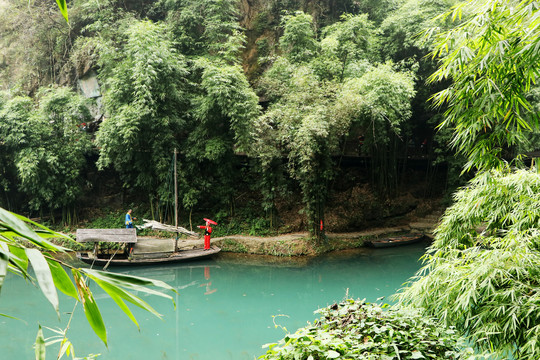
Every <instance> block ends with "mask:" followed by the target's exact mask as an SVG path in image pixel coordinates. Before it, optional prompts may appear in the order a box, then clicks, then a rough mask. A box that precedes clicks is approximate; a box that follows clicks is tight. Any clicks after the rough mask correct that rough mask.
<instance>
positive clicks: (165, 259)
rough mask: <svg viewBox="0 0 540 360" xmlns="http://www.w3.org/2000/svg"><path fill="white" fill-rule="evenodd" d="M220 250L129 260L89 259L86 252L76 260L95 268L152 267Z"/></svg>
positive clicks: (215, 252) (205, 255)
mask: <svg viewBox="0 0 540 360" xmlns="http://www.w3.org/2000/svg"><path fill="white" fill-rule="evenodd" d="M220 251H221V249H220V248H219V247H217V246H212V247H211V248H210V249H208V250H204V249H192V250H181V251H178V252H174V253H170V254H169V255H168V256H156V257H144V256H134V257H133V258H132V259H131V260H130V259H128V258H125V257H118V258H115V257H113V258H112V259H110V258H108V259H107V258H91V257H89V256H88V253H87V252H77V258H78V259H79V260H81V261H83V262H85V263H87V264H93V265H96V266H106V265H107V264H108V266H135V265H153V264H165V263H176V262H183V261H193V260H199V259H205V258H208V257H211V256H213V255H215V254H217V253H219V252H220Z"/></svg>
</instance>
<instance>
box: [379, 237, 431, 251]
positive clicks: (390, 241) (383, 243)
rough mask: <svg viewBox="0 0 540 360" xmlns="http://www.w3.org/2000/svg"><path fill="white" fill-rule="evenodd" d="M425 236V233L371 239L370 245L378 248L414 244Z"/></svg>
mask: <svg viewBox="0 0 540 360" xmlns="http://www.w3.org/2000/svg"><path fill="white" fill-rule="evenodd" d="M423 238H424V234H411V235H403V236H396V237H389V238H386V239H378V240H371V241H370V245H371V246H373V247H376V248H384V247H393V246H401V245H408V244H414V243H416V242H419V241H420V240H422V239H423Z"/></svg>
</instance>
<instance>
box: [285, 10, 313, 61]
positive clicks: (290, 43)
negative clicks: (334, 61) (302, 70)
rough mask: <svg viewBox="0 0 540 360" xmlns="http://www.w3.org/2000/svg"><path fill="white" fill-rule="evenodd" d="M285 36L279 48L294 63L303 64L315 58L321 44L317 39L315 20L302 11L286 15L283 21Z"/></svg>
mask: <svg viewBox="0 0 540 360" xmlns="http://www.w3.org/2000/svg"><path fill="white" fill-rule="evenodd" d="M282 26H283V35H282V36H281V37H280V39H279V46H280V47H281V49H282V50H283V52H284V53H285V54H286V56H287V57H288V58H289V59H291V61H292V62H302V61H307V60H310V59H311V58H313V57H314V56H315V55H316V54H317V52H318V50H319V44H318V43H317V40H316V38H315V31H314V29H313V18H312V17H311V15H308V14H305V13H304V12H302V11H297V12H296V13H295V14H294V15H286V16H284V17H283V19H282Z"/></svg>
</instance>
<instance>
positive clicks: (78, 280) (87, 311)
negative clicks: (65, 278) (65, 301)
mask: <svg viewBox="0 0 540 360" xmlns="http://www.w3.org/2000/svg"><path fill="white" fill-rule="evenodd" d="M72 272H73V277H74V278H75V284H76V285H77V290H78V292H79V297H80V299H81V302H82V304H83V309H84V315H86V319H87V320H88V323H89V324H90V326H91V327H92V330H94V333H95V334H96V335H97V336H98V337H99V338H100V339H101V341H103V343H104V344H105V346H108V345H107V329H106V328H105V323H104V322H103V317H102V316H101V312H100V311H99V308H98V306H97V304H96V301H95V300H94V296H93V295H92V292H91V291H90V289H89V288H88V286H87V285H86V282H85V280H84V279H83V278H82V276H81V273H80V272H79V271H77V270H75V269H73V270H72Z"/></svg>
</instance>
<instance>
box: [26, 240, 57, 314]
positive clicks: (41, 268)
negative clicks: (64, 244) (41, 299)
mask: <svg viewBox="0 0 540 360" xmlns="http://www.w3.org/2000/svg"><path fill="white" fill-rule="evenodd" d="M26 255H27V256H28V259H29V260H30V264H32V268H33V269H34V273H35V274H36V278H37V280H38V284H39V287H40V289H41V291H42V292H43V294H44V295H45V297H46V298H47V300H49V302H50V303H51V304H52V306H53V307H54V310H56V313H57V314H58V317H60V312H59V309H58V306H59V301H58V294H57V292H56V287H55V285H54V280H53V277H52V274H51V269H50V268H49V264H48V263H47V260H45V257H44V256H43V254H42V253H41V252H40V251H39V250H37V249H26Z"/></svg>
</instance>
